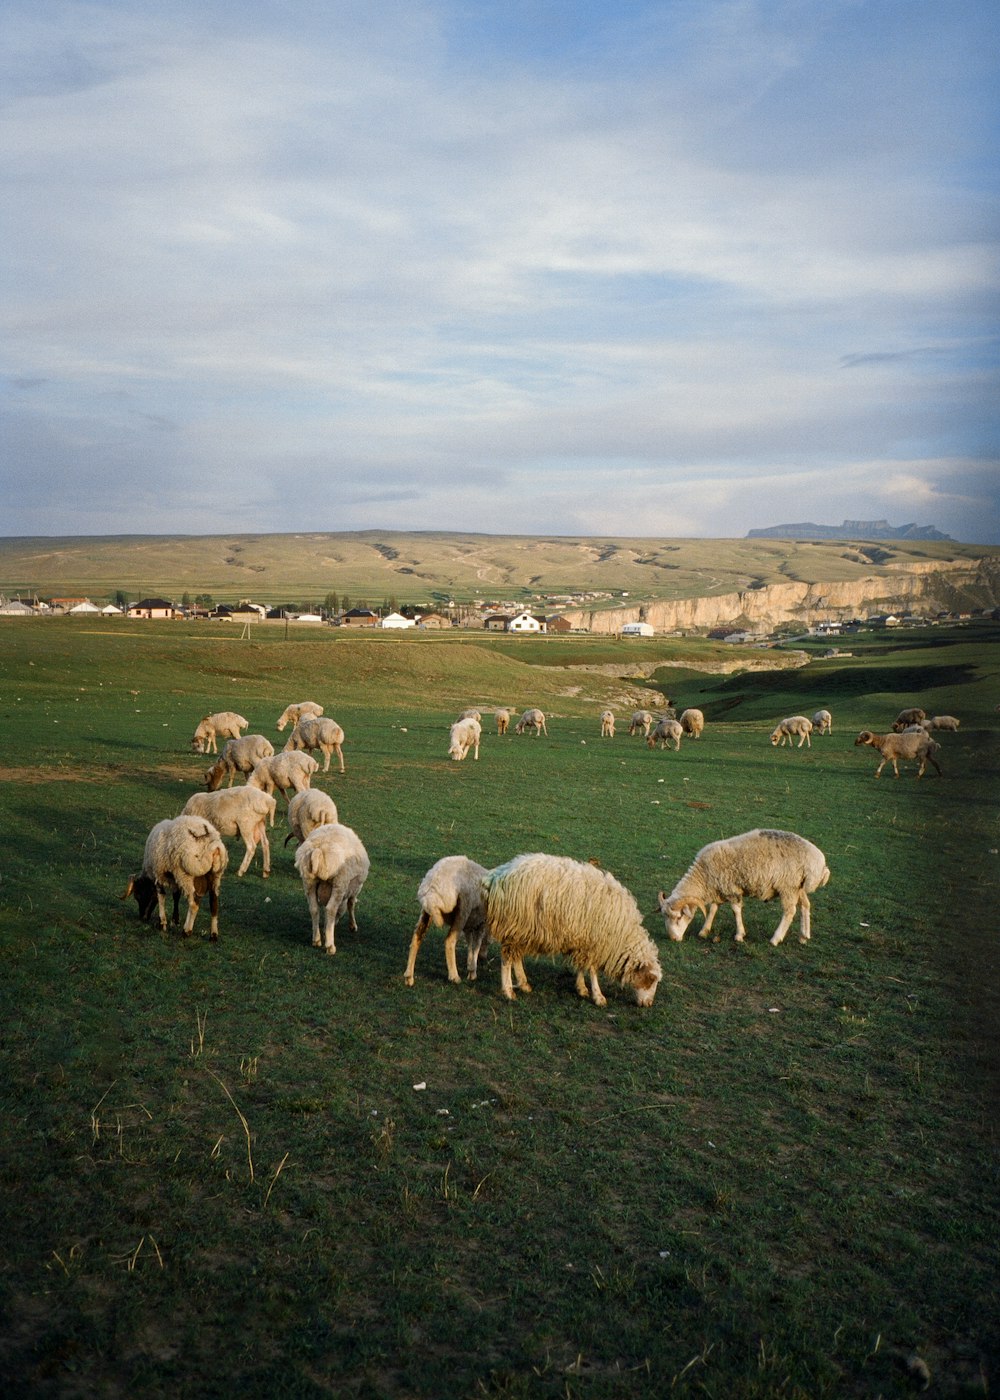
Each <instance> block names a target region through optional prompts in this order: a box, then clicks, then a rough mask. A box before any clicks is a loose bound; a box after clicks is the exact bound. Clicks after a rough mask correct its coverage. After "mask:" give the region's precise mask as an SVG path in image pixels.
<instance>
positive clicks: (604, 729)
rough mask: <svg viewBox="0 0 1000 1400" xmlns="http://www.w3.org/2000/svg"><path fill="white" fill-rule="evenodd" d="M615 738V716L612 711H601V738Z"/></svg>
mask: <svg viewBox="0 0 1000 1400" xmlns="http://www.w3.org/2000/svg"><path fill="white" fill-rule="evenodd" d="M614 737H615V716H614V712H613V711H612V710H602V711H601V738H602V739H613V738H614Z"/></svg>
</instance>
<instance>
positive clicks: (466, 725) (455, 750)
mask: <svg viewBox="0 0 1000 1400" xmlns="http://www.w3.org/2000/svg"><path fill="white" fill-rule="evenodd" d="M481 737H482V729H481V727H480V724H479V721H478V720H477V719H458V720H456V721H455V723H454V724H453V725H452V726H451V733H450V735H449V738H448V757H449V758H453V759H454V760H455V761H456V763H460V762H461V761H462V759H463V758H466V757H468V753H469V750H470V749H473V750H474V752H473V755H472V757H473V759H478V757H479V740H480V738H481Z"/></svg>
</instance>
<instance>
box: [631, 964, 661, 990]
mask: <svg viewBox="0 0 1000 1400" xmlns="http://www.w3.org/2000/svg"><path fill="white" fill-rule="evenodd" d="M659 980H660V979H659V978H658V977H657V975H656V973H655V972H654V971H653V969H652V967H651V966H650V964H649V963H643V965H642V967H640V968H639V969H638V970H637V972H636V975H635V986H636V987H637V988H638V989H639V991H640V992H648V991H649V989H650V987H655V986H656V984H657V982H659Z"/></svg>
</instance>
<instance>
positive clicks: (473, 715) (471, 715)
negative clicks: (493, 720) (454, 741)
mask: <svg viewBox="0 0 1000 1400" xmlns="http://www.w3.org/2000/svg"><path fill="white" fill-rule="evenodd" d="M482 718H483V717H482V715H481V714H480V713H479V711H478V710H463V711H462V713H461V714H460V715H459V719H474V720H475V721H476V723H477V724H480V723H481V722H482Z"/></svg>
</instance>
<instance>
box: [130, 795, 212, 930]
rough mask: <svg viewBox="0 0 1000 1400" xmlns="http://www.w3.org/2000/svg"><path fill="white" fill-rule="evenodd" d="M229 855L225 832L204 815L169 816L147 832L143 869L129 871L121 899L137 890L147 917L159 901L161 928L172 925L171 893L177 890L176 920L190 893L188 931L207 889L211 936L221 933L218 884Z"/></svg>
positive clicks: (139, 900) (135, 892) (136, 892)
mask: <svg viewBox="0 0 1000 1400" xmlns="http://www.w3.org/2000/svg"><path fill="white" fill-rule="evenodd" d="M228 859H229V856H228V853H227V851H226V848H225V846H224V845H223V844H222V837H221V836H220V835H219V833H218V832H217V831H216V829H215V827H214V826H213V825H212V823H211V822H209V821H206V820H205V819H204V817H190V816H180V817H172V818H171V817H168V818H167V819H166V820H165V821H162V822H157V824H156V826H154V827H153V829H152V831H151V832H150V833H149V835H148V836H147V838H146V848H145V850H144V852H143V856H142V870H141V871H140V872H139V874H138V875H132V876H130V877H129V882H128V888H127V889H126V891H125V893H124V894H123V895H122V899H128V897H129V895H134V896H135V900H136V903H137V904H138V906H139V916H140V918H142V919H148V918H150V917H151V916H152V913H153V907H154V905H155V906H156V907H157V908H158V910H159V916H160V928H161V929H162V930H163V932H164V933H165V932H166V929H167V906H166V893H167V891H168V890H170V891H171V892H172V893H173V896H174V911H173V921H174V923H175V924H176V923H177V919H178V909H179V906H180V897H181V895H182V894H184V895H186V896H187V902H188V912H187V918H186V919H185V920H184V934H185V937H186V936H187V935H188V934H189V933H190V932H191V931H192V929H193V928H194V921H195V919H196V918H197V917H198V909H199V907H200V905H201V901H202V899H204V897H205V895H206V894H207V895H208V897H209V908H210V910H211V915H212V924H211V936H212V939H213V941H214V940H215V939H217V938H218V936H219V886H220V885H221V884H222V872H223V871H224V870H225V868H226V863H227V861H228Z"/></svg>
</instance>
